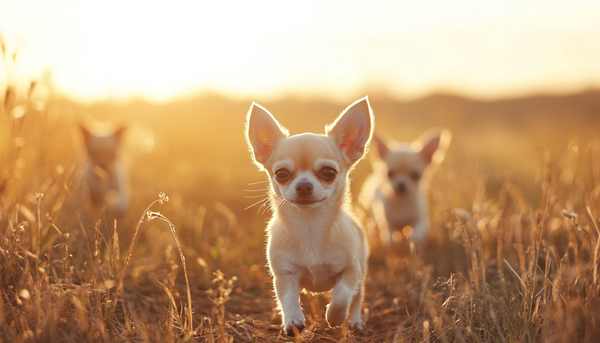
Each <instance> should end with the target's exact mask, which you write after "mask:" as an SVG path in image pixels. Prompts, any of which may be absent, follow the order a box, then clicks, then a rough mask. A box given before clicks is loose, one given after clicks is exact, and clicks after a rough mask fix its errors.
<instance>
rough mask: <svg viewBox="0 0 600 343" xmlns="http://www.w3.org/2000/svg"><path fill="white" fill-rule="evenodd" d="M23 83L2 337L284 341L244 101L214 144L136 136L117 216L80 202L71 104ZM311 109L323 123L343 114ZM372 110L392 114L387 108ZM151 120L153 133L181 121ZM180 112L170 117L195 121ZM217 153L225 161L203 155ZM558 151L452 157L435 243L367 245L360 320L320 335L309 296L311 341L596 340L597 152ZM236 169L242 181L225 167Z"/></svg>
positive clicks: (1, 224)
mask: <svg viewBox="0 0 600 343" xmlns="http://www.w3.org/2000/svg"><path fill="white" fill-rule="evenodd" d="M15 93H16V92H15V91H14V89H11V90H9V91H7V92H6V94H7V95H6V96H5V98H4V105H3V109H2V111H1V112H0V131H1V133H2V134H1V135H0V139H2V142H1V143H0V159H1V160H0V168H1V170H0V173H1V174H0V187H1V188H0V196H1V200H0V255H1V257H0V259H1V263H0V278H1V279H0V282H1V285H2V287H1V288H0V340H1V341H5V342H28V341H48V342H56V341H64V342H82V341H100V342H108V341H111V342H112V341H115V342H118V341H142V342H146V341H148V342H154V341H161V342H175V341H198V342H278V341H290V339H289V338H287V337H285V336H283V335H282V331H281V328H280V324H281V323H280V318H279V316H278V314H277V313H276V312H275V310H274V308H275V302H274V300H273V293H272V290H271V278H270V276H269V275H268V270H267V268H266V267H265V263H266V260H265V256H264V244H265V238H264V226H265V220H266V219H267V218H268V213H266V214H264V215H263V214H261V212H260V211H262V210H260V211H259V212H258V214H257V210H256V209H255V208H252V209H249V210H247V211H244V210H243V209H244V208H246V207H248V206H249V205H251V204H252V203H253V200H254V198H251V199H244V197H243V196H244V192H243V190H244V189H246V190H256V191H258V192H247V193H251V194H255V193H257V194H258V195H263V194H264V193H263V192H264V187H265V184H264V183H256V184H252V185H248V183H250V182H251V181H259V180H261V179H262V178H263V177H262V176H261V175H260V174H258V173H255V170H254V169H255V168H254V166H252V165H251V163H250V159H249V157H248V156H247V152H246V151H245V145H244V144H243V140H242V138H243V137H242V131H241V128H242V126H243V116H244V109H243V108H245V107H246V105H247V104H249V103H247V104H246V102H244V103H243V104H242V105H240V106H241V107H242V110H241V111H240V113H239V115H238V116H237V117H236V118H239V119H240V120H242V121H241V122H240V123H236V124H233V123H232V124H231V125H232V126H234V127H235V128H236V129H237V126H239V128H240V130H237V131H236V130H231V131H233V132H224V131H218V130H217V132H216V133H215V132H213V130H212V129H210V128H203V129H202V130H203V131H202V132H203V134H202V136H208V137H209V138H206V137H204V138H206V139H209V140H214V142H217V143H219V144H213V145H212V146H210V147H209V148H206V147H204V148H203V147H201V145H203V144H204V143H203V141H201V140H192V139H190V138H189V137H187V138H186V135H187V131H185V130H184V129H174V130H173V131H168V128H166V129H165V130H164V131H160V130H159V129H158V126H155V127H154V129H153V132H154V137H155V139H156V148H155V150H154V151H153V152H152V153H149V152H146V153H144V152H136V150H135V144H133V145H131V144H130V146H129V149H130V155H129V158H130V164H131V165H132V174H133V175H135V178H134V180H133V189H134V200H133V204H132V210H131V213H130V215H128V216H127V217H126V218H123V219H122V220H120V221H119V222H117V223H113V222H107V220H106V219H105V218H104V216H103V215H100V216H98V215H93V214H91V213H89V212H88V211H87V210H86V207H85V206H83V204H85V199H84V198H82V196H81V189H80V188H81V186H80V184H79V180H78V178H79V176H80V173H79V167H78V163H79V162H78V161H79V160H80V158H81V152H82V151H81V148H80V145H79V143H80V142H79V141H78V137H77V136H76V135H75V131H74V122H75V116H74V114H73V108H77V105H75V104H72V103H69V102H66V101H61V100H57V99H52V100H48V99H46V102H45V103H39V102H38V100H36V99H35V90H34V87H32V90H31V92H30V93H29V95H28V96H25V97H23V98H22V99H21V98H19V97H17V96H15ZM226 103H228V104H229V105H228V106H230V107H232V108H235V110H236V111H237V110H238V108H237V107H236V106H238V104H237V103H236V102H235V101H228V102H226ZM275 105H277V104H275ZM174 106H182V107H185V108H189V106H190V104H186V102H185V101H180V102H179V105H174ZM279 106H283V105H279ZM315 106H317V108H320V109H322V111H321V113H329V114H331V117H334V116H335V113H336V112H337V111H338V110H339V109H341V107H339V108H338V107H336V106H335V104H329V103H327V104H323V103H322V102H321V103H317V105H315ZM125 107H126V106H125ZM138 107H139V108H142V109H145V110H146V111H151V110H152V109H154V108H160V106H158V105H157V106H154V107H153V106H150V105H139V106H138ZM374 107H375V109H376V110H377V105H376V104H374ZM382 107H384V106H382ZM330 108H333V109H334V110H330ZM105 109H106V108H104V110H105ZM88 110H90V111H91V112H94V108H88ZM376 115H379V116H380V117H381V122H383V123H385V122H386V121H387V122H390V123H392V122H394V119H390V118H391V117H389V116H386V114H385V110H383V111H382V112H381V113H377V112H376ZM148 117H149V118H148V122H146V125H148V126H151V123H152V120H155V121H156V122H157V123H161V125H165V126H168V125H175V124H172V123H171V120H172V119H171V120H169V123H167V121H165V119H164V118H163V119H162V121H160V120H158V119H157V117H152V115H151V114H148ZM153 118H154V119H153ZM138 119H139V117H138ZM188 119H189V118H186V117H183V118H180V119H179V121H176V123H178V124H182V123H183V125H190V124H189V123H196V122H193V121H188ZM236 120H237V119H236ZM207 121H209V122H210V121H213V122H216V121H218V119H215V118H213V119H207ZM165 123H167V124H165ZM324 123H325V122H323V124H324ZM238 124H239V125H238ZM285 124H286V125H287V124H288V123H287V122H286V123H285ZM215 125H216V126H218V123H215ZM236 125H237V126H236ZM425 125H426V124H425ZM457 125H458V124H457ZM290 126H293V125H290ZM319 126H321V124H319ZM386 127H388V130H392V129H393V126H391V125H390V126H386ZM136 130H137V129H132V132H131V136H132V137H133V138H131V139H132V140H135V139H137V138H139V137H138V136H136V135H137V134H138V133H139V132H141V131H139V130H138V131H136ZM582 130H583V129H582ZM49 132H52V135H50V134H48V133H49ZM169 132H171V135H170V133H169ZM173 132H174V133H173ZM219 134H223V135H225V136H226V137H227V139H229V138H228V137H230V136H229V135H231V136H232V137H233V136H236V135H239V136H240V137H239V142H240V146H235V147H233V148H231V149H232V151H233V150H235V152H233V153H232V152H231V151H227V150H226V149H227V148H226V147H223V146H221V145H220V144H222V142H223V140H218V139H217V138H216V135H219ZM161 135H162V136H161ZM417 135H418V132H416V133H415V134H414V136H417ZM161 137H162V138H161ZM173 137H178V138H179V140H173V139H174V138H173ZM455 137H456V135H455ZM199 142H200V143H199ZM235 142H237V141H235ZM572 142H575V141H572ZM167 143H169V145H168V146H169V147H170V149H169V148H167V147H165V145H167ZM196 144H197V145H196ZM236 144H237V143H236ZM456 144H457V145H458V146H460V142H456ZM161 149H163V150H161ZM224 149H225V150H224ZM198 150H199V151H201V152H200V153H197V151H198ZM209 150H216V151H217V152H215V154H216V155H221V156H218V157H220V158H221V159H220V160H219V159H217V158H216V159H215V160H210V158H209V157H210V156H212V155H211V152H210V151H209ZM550 151H551V150H550V148H549V149H548V152H547V154H546V155H545V156H544V158H545V162H544V164H543V165H540V167H539V170H538V171H535V172H531V173H530V174H527V173H520V174H518V175H516V176H515V177H512V178H505V177H504V176H501V177H496V176H494V175H491V176H490V175H489V174H487V173H486V170H488V169H487V165H484V166H482V167H481V168H479V171H473V170H472V169H471V168H470V167H467V168H463V169H461V168H460V167H459V166H460V165H461V164H466V165H467V166H470V164H469V158H472V156H471V155H469V154H464V155H458V154H454V155H452V150H451V152H450V156H449V160H448V161H447V163H446V164H445V166H444V167H442V168H441V169H440V170H439V172H438V174H437V175H436V180H435V182H434V185H433V187H432V193H431V200H432V204H433V206H432V221H433V232H432V235H431V238H430V239H429V240H428V242H427V244H426V245H425V247H423V249H417V248H415V247H408V249H405V248H406V247H397V248H396V249H394V250H390V251H385V250H384V249H381V248H380V247H378V246H377V244H376V242H373V243H372V253H371V256H370V262H369V268H370V269H369V276H368V281H367V286H366V289H367V291H366V298H365V312H364V320H365V323H366V325H365V327H366V331H364V332H353V331H348V329H347V328H341V329H330V328H328V327H327V325H326V322H325V320H324V312H325V304H326V303H327V301H328V297H327V295H302V298H301V299H302V302H303V308H304V310H305V315H306V319H307V328H306V329H305V331H304V332H303V336H302V338H301V340H304V341H323V342H337V341H347V342H392V341H394V342H396V341H397V342H424V341H425V342H514V341H523V342H565V341H581V342H597V341H599V340H600V338H599V337H600V293H599V287H600V281H599V280H598V278H599V275H598V262H599V255H600V229H599V228H598V225H599V222H598V219H599V218H600V169H599V167H598V166H599V165H600V147H599V146H598V144H590V145H589V146H586V145H581V146H580V145H578V144H577V143H571V145H570V146H568V149H567V153H566V154H561V155H563V156H562V157H561V158H560V159H553V158H552V157H551V154H550ZM170 154H173V155H174V156H170ZM238 154H239V155H238ZM186 155H187V158H186ZM198 155H202V158H201V157H198ZM207 156H209V157H207ZM222 156H227V158H226V159H222ZM239 156H244V158H245V159H244V160H240V159H239V158H238V157H239ZM210 161H213V162H210ZM556 161H558V162H556ZM501 162H506V163H508V164H510V163H511V162H514V163H518V160H516V159H513V160H506V159H505V160H502V161H501ZM203 163H206V165H207V166H208V167H204V169H203V167H202V164H203ZM227 163H230V164H232V165H233V167H232V168H233V169H235V170H237V173H238V174H239V175H238V174H235V173H234V174H233V177H232V176H231V173H232V172H231V170H230V169H227V168H226V167H224V165H226V164H227ZM363 163H364V162H363ZM363 168H364V169H363V170H361V169H360V168H359V170H357V171H356V172H357V175H356V179H357V180H356V182H355V183H357V184H358V185H360V180H361V179H362V178H364V174H365V173H366V172H368V167H363ZM190 170H191V171H190ZM536 175H537V176H536ZM499 179H500V180H501V183H500V184H499V186H495V185H496V184H498V183H499V182H500V181H498V180H499ZM523 180H524V182H523ZM490 184H491V185H492V187H491V189H490ZM524 184H525V186H524V187H523V185H524ZM358 185H355V188H354V189H356V188H357V186H358ZM163 190H164V191H166V192H167V194H168V195H169V196H170V197H171V199H170V201H169V202H168V203H167V202H166V200H167V198H166V196H164V195H162V194H161V195H160V197H159V198H158V199H157V200H156V201H154V202H153V199H156V198H155V197H156V195H157V194H158V193H159V191H163ZM259 199H260V198H258V199H256V200H259ZM148 204H150V205H149V206H148ZM453 207H454V208H456V210H454V209H453ZM144 208H145V209H144ZM159 210H161V211H163V212H164V213H165V214H164V215H163V214H161V213H159V212H158V211H159ZM136 217H140V219H139V220H137V219H136ZM149 219H160V220H158V221H157V220H154V221H149ZM177 254H179V258H178V257H177Z"/></svg>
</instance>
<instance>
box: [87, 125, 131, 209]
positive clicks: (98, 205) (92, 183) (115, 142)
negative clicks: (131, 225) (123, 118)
mask: <svg viewBox="0 0 600 343" xmlns="http://www.w3.org/2000/svg"><path fill="white" fill-rule="evenodd" d="M80 129H81V132H82V134H83V138H84V142H85V148H86V151H87V157H88V158H87V160H86V165H85V168H84V174H83V181H84V184H85V186H86V188H87V191H88V194H89V198H90V200H91V203H92V205H93V207H94V208H95V209H102V208H106V210H107V211H109V213H111V214H113V215H116V216H122V215H124V214H125V212H126V211H127V207H128V206H129V173H128V172H127V168H126V167H125V165H124V164H123V162H122V161H121V160H120V159H119V158H118V150H119V146H120V144H121V140H122V136H123V132H124V131H125V128H121V129H118V130H116V131H114V132H112V133H104V134H93V133H91V132H90V131H88V130H87V129H86V128H84V127H83V126H81V127H80Z"/></svg>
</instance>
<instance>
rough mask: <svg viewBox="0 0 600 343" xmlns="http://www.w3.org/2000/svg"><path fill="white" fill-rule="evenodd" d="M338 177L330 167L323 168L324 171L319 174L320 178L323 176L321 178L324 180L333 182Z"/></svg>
mask: <svg viewBox="0 0 600 343" xmlns="http://www.w3.org/2000/svg"><path fill="white" fill-rule="evenodd" d="M336 175H337V172H336V171H335V170H334V169H333V168H330V167H325V168H323V170H321V172H320V173H319V176H321V178H323V179H324V180H333V178H334V177H335V176H336Z"/></svg>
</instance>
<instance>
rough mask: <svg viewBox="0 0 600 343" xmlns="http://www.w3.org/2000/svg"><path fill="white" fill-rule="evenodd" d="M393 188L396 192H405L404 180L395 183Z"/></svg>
mask: <svg viewBox="0 0 600 343" xmlns="http://www.w3.org/2000/svg"><path fill="white" fill-rule="evenodd" d="M394 190H395V191H396V193H400V194H403V193H404V192H406V184H405V183H404V182H400V183H399V184H397V185H396V187H394Z"/></svg>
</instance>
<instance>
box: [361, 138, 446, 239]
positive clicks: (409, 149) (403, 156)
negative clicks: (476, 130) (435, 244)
mask: <svg viewBox="0 0 600 343" xmlns="http://www.w3.org/2000/svg"><path fill="white" fill-rule="evenodd" d="M450 137H451V134H450V132H449V131H447V130H431V131H427V132H425V133H424V134H422V135H421V137H419V139H418V140H417V141H415V142H412V143H397V142H386V141H384V140H383V139H381V138H380V137H377V136H373V141H374V142H375V144H376V146H377V154H376V157H375V158H374V162H373V173H372V174H371V175H370V176H369V178H368V179H367V181H365V183H364V185H363V188H362V190H361V194H360V197H359V203H360V205H361V206H362V207H363V209H364V210H365V212H366V216H367V218H368V220H369V221H370V224H369V226H370V227H371V228H374V229H375V232H376V233H378V234H379V237H380V239H381V242H382V243H383V244H384V245H388V246H389V245H390V244H391V243H392V242H394V241H399V240H400V239H401V235H402V234H404V235H405V236H407V237H411V238H413V239H415V240H416V241H417V242H418V243H423V242H424V240H425V237H426V235H427V231H428V230H429V206H428V203H427V190H428V186H429V181H430V179H431V176H432V174H433V172H434V170H435V169H436V167H437V166H438V165H439V164H440V163H441V162H442V160H443V159H444V155H445V152H446V150H447V148H448V145H449V143H450Z"/></svg>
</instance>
